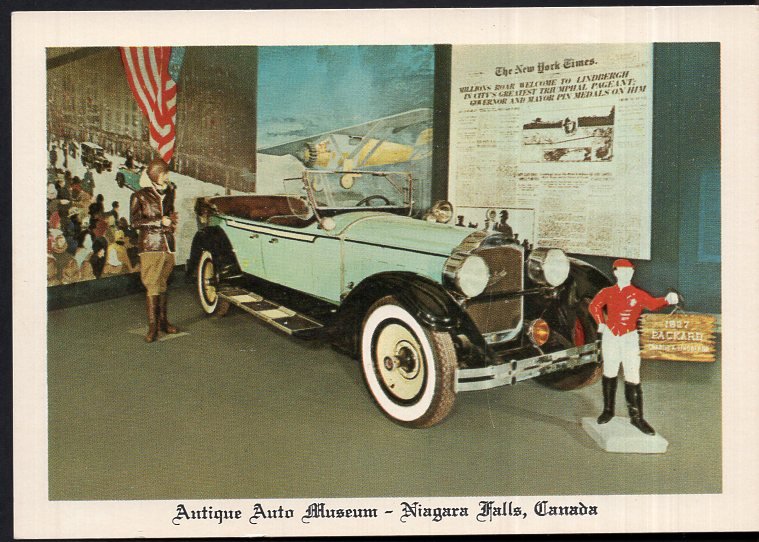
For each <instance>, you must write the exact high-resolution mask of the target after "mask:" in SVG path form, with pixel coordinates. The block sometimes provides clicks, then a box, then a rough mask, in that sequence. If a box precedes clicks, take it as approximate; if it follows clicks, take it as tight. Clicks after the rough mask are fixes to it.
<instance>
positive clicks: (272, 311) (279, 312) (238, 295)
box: [218, 288, 324, 336]
mask: <svg viewBox="0 0 759 542" xmlns="http://www.w3.org/2000/svg"><path fill="white" fill-rule="evenodd" d="M218 295H219V297H220V298H221V299H224V300H225V301H229V302H230V303H231V304H232V305H235V306H236V307H239V308H241V309H242V310H244V311H245V312H248V313H250V314H252V315H253V316H255V317H256V318H260V319H261V320H263V321H264V322H266V323H267V324H271V325H272V326H274V327H276V328H277V329H280V330H282V331H284V332H285V333H287V334H288V335H296V336H306V335H311V334H313V333H315V332H317V331H319V330H320V329H322V328H323V327H324V325H323V324H322V323H321V322H317V321H316V320H314V319H313V318H309V317H308V316H306V315H304V314H299V313H297V312H295V311H294V310H292V309H288V308H287V307H284V306H282V305H279V304H277V303H274V302H273V301H269V300H268V299H265V298H264V297H262V296H260V295H258V294H256V293H254V292H250V291H248V290H244V289H242V288H234V289H231V288H230V289H224V290H221V291H219V293H218Z"/></svg>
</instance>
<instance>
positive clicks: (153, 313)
mask: <svg viewBox="0 0 759 542" xmlns="http://www.w3.org/2000/svg"><path fill="white" fill-rule="evenodd" d="M145 299H146V302H147V309H148V334H147V335H145V342H148V343H152V342H153V341H155V340H156V339H157V338H158V296H157V295H147V296H146V298H145Z"/></svg>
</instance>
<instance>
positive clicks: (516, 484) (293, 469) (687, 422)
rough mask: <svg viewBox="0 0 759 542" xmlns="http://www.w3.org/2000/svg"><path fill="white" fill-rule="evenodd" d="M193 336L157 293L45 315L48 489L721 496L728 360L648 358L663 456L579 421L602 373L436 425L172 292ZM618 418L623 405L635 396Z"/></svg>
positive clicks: (186, 294) (334, 362)
mask: <svg viewBox="0 0 759 542" xmlns="http://www.w3.org/2000/svg"><path fill="white" fill-rule="evenodd" d="M170 299H171V304H170V310H171V316H172V320H173V321H174V323H176V324H177V325H179V326H180V327H181V328H182V329H183V331H186V332H187V334H186V335H182V336H179V337H176V338H172V339H171V340H165V341H161V342H158V343H154V344H146V343H145V342H143V340H142V337H141V336H140V335H137V334H136V333H134V332H130V330H131V331H135V330H136V328H140V327H141V326H143V325H144V312H145V311H144V297H143V296H140V295H134V296H128V297H123V298H119V299H115V300H111V301H105V302H101V303H94V304H89V305H83V306H79V307H74V308H69V309H63V310H57V311H52V312H50V313H49V315H48V386H49V437H50V438H49V467H50V469H49V482H50V484H49V486H50V498H51V499H52V500H102V499H106V500H108V499H119V500H123V499H178V498H184V499H193V498H195V499H200V498H241V499H243V498H280V497H370V496H374V497H393V496H462V495H477V496H484V495H492V496H513V495H592V494H647V493H651V494H662V493H719V492H720V491H721V480H722V472H721V415H720V404H721V397H720V389H721V384H720V361H719V360H718V361H717V362H716V363H682V362H664V361H654V362H645V361H644V362H643V363H644V366H643V369H642V375H643V386H644V387H643V390H644V397H645V405H644V406H645V411H646V418H647V420H648V421H649V422H650V423H651V424H652V425H653V426H654V427H655V428H656V429H657V430H658V431H659V432H660V433H661V434H662V435H663V436H664V437H665V438H667V440H669V443H670V444H669V450H668V451H667V453H666V454H663V455H626V454H610V453H606V452H604V451H602V450H601V449H599V448H598V447H597V445H596V444H595V443H594V442H593V440H592V439H591V438H590V437H589V436H588V435H587V434H586V433H585V432H584V431H583V429H582V427H581V426H580V420H581V419H582V418H583V417H585V416H597V415H598V413H599V411H600V407H601V389H600V383H598V384H595V385H593V386H590V387H588V388H585V389H581V390H576V391H571V392H559V391H554V390H552V389H549V388H545V387H543V386H541V385H539V384H537V383H535V382H524V383H519V384H517V385H516V386H514V387H504V388H496V389H493V390H488V391H480V392H469V393H462V394H459V396H458V397H457V402H456V406H455V408H454V412H453V414H452V415H451V416H450V417H449V418H448V419H447V420H446V421H445V422H443V423H442V424H440V425H438V426H436V427H433V428H431V429H423V430H419V429H406V428H403V427H400V426H398V425H396V424H394V423H392V422H391V421H389V420H388V419H386V418H385V417H384V416H383V415H382V414H381V412H380V411H379V410H378V409H377V407H376V406H375V405H374V404H373V402H372V399H371V397H370V396H369V394H368V392H367V390H366V388H365V386H364V384H363V381H362V377H361V372H360V366H359V364H358V363H357V362H355V361H354V360H352V359H350V358H348V357H347V356H345V355H343V354H341V353H339V352H337V351H335V350H334V349H332V348H331V347H330V346H329V345H325V344H319V343H314V342H304V341H302V340H298V339H293V338H290V337H288V336H286V335H284V334H282V333H280V332H278V331H276V330H274V329H272V328H270V327H268V326H267V325H265V324H263V323H260V322H259V321H257V320H255V319H254V318H252V317H251V316H249V315H247V314H244V313H242V312H240V311H236V310H234V309H233V310H232V311H230V314H229V315H227V316H226V317H224V318H221V319H218V318H207V317H205V316H203V315H202V313H201V310H200V307H199V305H198V304H197V302H196V301H195V299H194V297H193V292H192V289H191V288H190V287H189V286H182V287H179V288H176V289H174V290H172V291H171V297H170ZM621 387H622V386H620V390H618V399H617V403H618V405H617V413H618V415H625V412H624V400H623V392H622V389H621Z"/></svg>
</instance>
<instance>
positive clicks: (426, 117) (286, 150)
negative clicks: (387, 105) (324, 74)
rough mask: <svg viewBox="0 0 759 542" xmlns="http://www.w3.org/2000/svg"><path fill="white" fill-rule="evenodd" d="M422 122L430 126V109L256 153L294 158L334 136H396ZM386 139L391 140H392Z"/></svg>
mask: <svg viewBox="0 0 759 542" xmlns="http://www.w3.org/2000/svg"><path fill="white" fill-rule="evenodd" d="M422 122H426V123H427V124H428V125H431V124H432V109H429V108H421V109H412V110H411V111H405V112H403V113H398V114H396V115H390V116H389V117H382V118H380V119H374V120H370V121H369V122H364V123H362V124H356V125H355V126H346V127H345V128H338V129H337V130H330V131H328V132H323V133H321V134H314V135H312V136H309V137H304V138H302V139H296V140H294V141H288V142H287V143H281V144H279V145H274V146H272V147H265V148H261V149H258V152H260V153H262V154H274V155H277V156H284V155H287V154H292V155H294V156H295V155H296V154H297V153H298V152H302V149H303V146H304V145H305V144H306V143H315V142H318V141H322V140H323V139H325V138H327V137H329V136H331V135H334V134H342V135H347V136H349V137H361V138H363V137H365V136H367V135H368V134H370V133H372V134H378V135H379V134H382V135H384V134H385V132H386V131H387V130H388V129H389V131H390V133H392V134H396V133H398V132H400V131H401V130H403V129H405V128H408V127H409V126H413V125H414V124H420V123H422ZM387 139H388V140H391V139H392V138H387Z"/></svg>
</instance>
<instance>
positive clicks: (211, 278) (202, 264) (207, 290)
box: [195, 250, 229, 316]
mask: <svg viewBox="0 0 759 542" xmlns="http://www.w3.org/2000/svg"><path fill="white" fill-rule="evenodd" d="M195 276H196V279H195V280H196V291H197V294H198V301H200V306H201V307H203V312H205V313H206V314H208V315H214V316H224V315H225V314H226V313H227V311H228V310H229V301H224V300H223V299H221V298H219V296H218V292H217V287H218V278H219V277H218V274H217V271H216V262H215V261H214V257H213V254H211V252H209V251H208V250H204V251H203V252H202V254H201V255H200V259H198V267H197V269H196V273H195Z"/></svg>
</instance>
